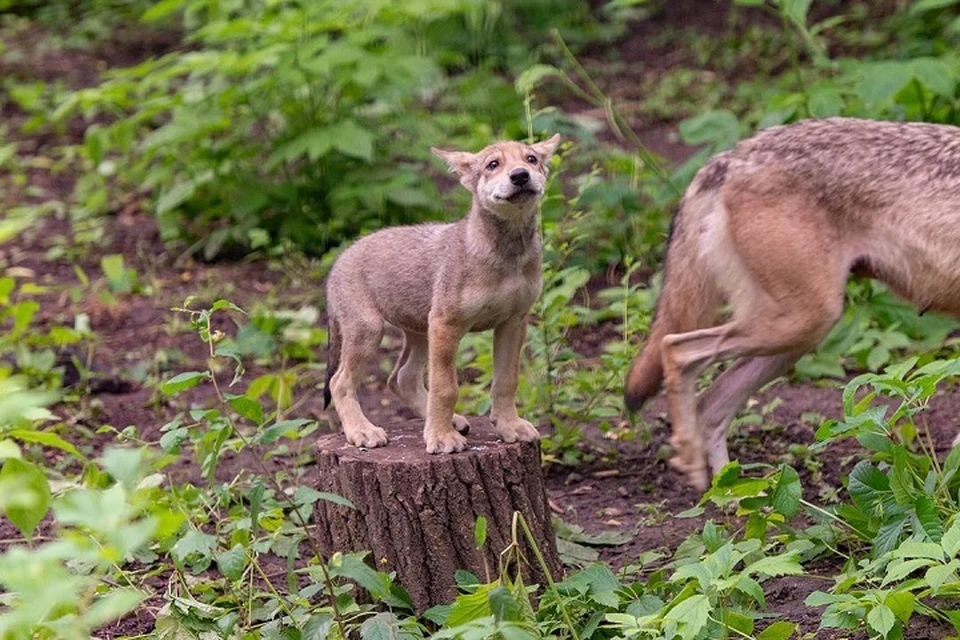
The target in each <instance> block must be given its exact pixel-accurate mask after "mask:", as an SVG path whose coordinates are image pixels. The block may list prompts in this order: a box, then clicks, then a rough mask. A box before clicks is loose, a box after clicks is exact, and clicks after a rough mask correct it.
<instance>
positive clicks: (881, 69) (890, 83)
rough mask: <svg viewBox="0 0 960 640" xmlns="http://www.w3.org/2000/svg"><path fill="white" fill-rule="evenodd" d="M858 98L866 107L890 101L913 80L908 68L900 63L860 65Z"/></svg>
mask: <svg viewBox="0 0 960 640" xmlns="http://www.w3.org/2000/svg"><path fill="white" fill-rule="evenodd" d="M861 68H862V70H863V75H862V77H861V78H860V88H859V92H860V97H861V98H862V99H863V101H864V102H866V103H867V104H868V105H874V104H877V103H880V102H885V101H889V100H892V99H893V97H894V96H895V95H896V94H897V93H899V92H900V90H901V89H903V88H904V87H905V86H907V83H909V82H910V81H911V80H912V79H913V73H912V70H911V69H910V67H909V66H907V65H906V64H904V63H902V62H877V63H872V64H862V65H861Z"/></svg>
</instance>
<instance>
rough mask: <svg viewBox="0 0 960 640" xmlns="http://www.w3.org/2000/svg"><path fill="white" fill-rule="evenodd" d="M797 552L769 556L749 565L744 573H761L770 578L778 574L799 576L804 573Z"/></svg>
mask: <svg viewBox="0 0 960 640" xmlns="http://www.w3.org/2000/svg"><path fill="white" fill-rule="evenodd" d="M797 555H798V554H797V552H796V551H791V552H789V553H784V554H781V555H778V556H767V557H766V558H760V559H759V560H757V561H756V562H754V563H752V564H749V565H747V567H746V568H745V569H744V570H743V574H744V575H753V574H759V575H762V576H767V577H770V578H776V577H778V576H799V575H802V574H803V567H801V566H800V563H799V562H798V561H797Z"/></svg>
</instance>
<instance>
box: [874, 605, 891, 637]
mask: <svg viewBox="0 0 960 640" xmlns="http://www.w3.org/2000/svg"><path fill="white" fill-rule="evenodd" d="M867 624H869V625H870V626H871V627H872V628H873V629H874V630H875V631H876V632H877V633H879V634H880V635H881V636H884V637H886V635H887V634H888V633H890V632H891V631H892V630H893V627H894V625H895V624H897V617H896V616H895V615H893V611H891V610H890V607H888V606H887V605H885V604H878V605H877V606H875V607H874V608H873V609H871V610H870V613H868V614H867Z"/></svg>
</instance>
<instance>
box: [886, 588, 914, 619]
mask: <svg viewBox="0 0 960 640" xmlns="http://www.w3.org/2000/svg"><path fill="white" fill-rule="evenodd" d="M916 602H917V599H916V598H915V597H914V595H913V594H912V593H910V592H909V591H894V592H892V593H891V594H890V595H888V596H887V597H886V598H885V599H884V601H883V603H884V604H885V605H887V606H888V607H890V610H891V611H893V615H895V616H897V619H898V620H899V621H900V622H902V623H903V624H904V625H906V624H907V623H908V622H910V616H912V615H913V610H914V607H915V606H916Z"/></svg>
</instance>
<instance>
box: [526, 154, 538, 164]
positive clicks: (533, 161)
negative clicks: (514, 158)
mask: <svg viewBox="0 0 960 640" xmlns="http://www.w3.org/2000/svg"><path fill="white" fill-rule="evenodd" d="M527 162H529V163H530V164H537V156H533V155H530V156H527Z"/></svg>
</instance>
